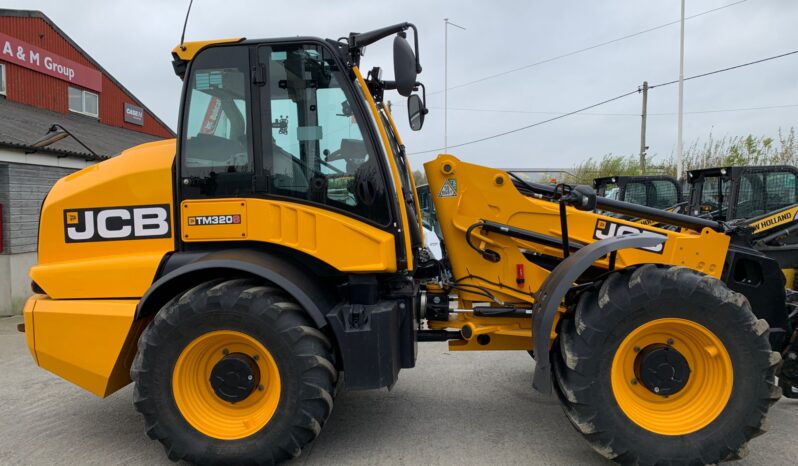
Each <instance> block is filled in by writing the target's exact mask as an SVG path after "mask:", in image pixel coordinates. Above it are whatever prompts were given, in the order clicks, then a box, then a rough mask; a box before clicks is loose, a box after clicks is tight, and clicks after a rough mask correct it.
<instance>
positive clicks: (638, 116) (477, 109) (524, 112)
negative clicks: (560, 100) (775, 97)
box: [429, 104, 798, 118]
mask: <svg viewBox="0 0 798 466" xmlns="http://www.w3.org/2000/svg"><path fill="white" fill-rule="evenodd" d="M794 107H798V104H786V105H768V106H762V107H740V108H722V109H713V110H693V111H690V112H684V114H685V115H697V114H702V113H728V112H744V111H749V110H772V109H778V108H794ZM429 108H430V110H441V108H439V107H429ZM449 110H455V111H462V112H487V113H522V114H533V115H563V114H565V113H567V112H542V111H532V110H507V109H492V108H463V107H449ZM579 115H587V116H617V117H635V118H640V114H639V113H596V112H581V113H579ZM673 115H676V112H661V113H648V116H673Z"/></svg>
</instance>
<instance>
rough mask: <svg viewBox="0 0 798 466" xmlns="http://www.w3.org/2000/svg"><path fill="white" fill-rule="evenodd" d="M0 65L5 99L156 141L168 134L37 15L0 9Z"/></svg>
mask: <svg viewBox="0 0 798 466" xmlns="http://www.w3.org/2000/svg"><path fill="white" fill-rule="evenodd" d="M0 62H2V63H3V65H4V66H3V68H5V69H4V70H3V71H4V77H5V79H4V81H5V83H4V84H5V85H4V86H2V85H0V86H2V87H3V88H4V91H5V92H4V94H5V96H6V99H8V100H9V101H13V102H19V103H22V104H26V105H31V106H34V107H37V108H41V109H46V110H52V111H55V112H60V113H67V112H69V111H73V112H77V113H82V114H86V115H88V116H92V117H95V118H97V119H98V120H99V122H100V123H102V124H105V125H110V126H116V127H119V128H125V129H129V130H131V131H137V132H142V133H147V134H151V135H153V136H160V137H162V138H170V137H173V136H174V134H173V133H172V130H171V129H169V127H168V126H166V124H164V123H163V122H162V121H161V120H159V119H158V117H156V116H155V115H154V114H152V112H150V111H149V110H147V108H146V107H145V106H144V104H142V103H141V101H139V100H138V99H137V98H136V97H134V96H133V94H131V93H130V92H129V91H128V90H127V89H125V88H124V86H122V84H120V83H119V81H117V80H116V79H114V77H113V76H111V75H110V74H108V72H106V71H105V70H104V69H103V68H102V67H101V66H100V65H99V63H97V62H96V61H94V60H93V59H92V58H91V57H90V56H89V55H88V54H87V53H86V52H85V51H83V49H81V48H80V47H79V46H78V45H77V44H76V43H74V42H73V41H72V40H71V39H70V38H69V37H68V36H67V35H66V34H64V32H63V31H62V30H61V29H59V28H58V26H56V25H55V24H54V23H53V22H52V21H50V19H49V18H47V16H45V15H44V14H43V13H41V12H38V11H21V10H0ZM70 88H71V90H70ZM126 106H127V108H128V109H130V107H131V106H132V107H135V109H133V110H139V113H138V115H137V114H136V113H135V112H133V111H130V112H128V113H127V114H126V112H125V108H126ZM126 115H127V118H126ZM131 120H133V121H131Z"/></svg>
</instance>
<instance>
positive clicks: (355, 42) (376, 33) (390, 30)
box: [347, 23, 421, 73]
mask: <svg viewBox="0 0 798 466" xmlns="http://www.w3.org/2000/svg"><path fill="white" fill-rule="evenodd" d="M407 29H412V30H413V43H414V44H415V49H416V73H421V59H420V58H418V29H417V28H416V25H415V24H413V23H399V24H394V25H393V26H388V27H384V28H380V29H375V30H373V31H368V32H363V33H357V32H350V33H349V38H348V40H347V42H348V45H349V54H350V55H351V56H352V57H353V59H354V58H355V57H357V58H359V57H360V55H361V53H360V49H362V48H363V47H365V46H367V45H369V44H373V43H374V42H377V41H378V40H380V39H384V38H386V37H388V36H390V35H392V34H401V35H402V37H407V33H406V32H405V31H406V30H407ZM358 61H359V60H355V62H358Z"/></svg>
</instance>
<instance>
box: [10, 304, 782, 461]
mask: <svg viewBox="0 0 798 466" xmlns="http://www.w3.org/2000/svg"><path fill="white" fill-rule="evenodd" d="M20 321H21V319H20V318H19V317H11V318H2V319H0V464H2V465H21V464H26V465H28V464H31V465H51V464H59V465H110V464H128V465H159V464H172V463H170V462H169V461H168V460H167V459H166V457H165V455H164V452H163V449H162V448H161V445H160V444H159V443H158V442H155V441H151V440H149V439H148V438H147V437H146V436H145V435H144V424H143V421H142V419H141V417H140V416H139V415H138V414H137V413H136V412H135V410H134V409H133V406H132V397H133V394H132V390H131V387H130V386H128V387H126V388H125V389H123V390H120V391H119V392H117V393H115V394H113V395H112V396H110V397H109V398H108V399H106V400H101V399H99V398H96V397H95V396H94V395H91V394H90V393H88V392H85V391H83V390H82V389H80V388H78V387H75V386H73V385H71V384H69V383H68V382H65V381H63V380H61V379H60V378H58V377H56V376H55V375H52V374H50V373H48V372H46V371H44V370H42V369H40V368H38V367H36V366H35V365H34V363H33V360H32V359H31V357H30V354H29V353H28V350H27V348H26V346H25V341H24V336H23V335H22V334H19V333H17V331H16V324H17V323H18V322H20ZM419 350H420V354H419V358H418V367H416V368H415V369H409V370H404V371H403V372H402V373H401V374H400V376H399V382H398V383H397V384H396V386H395V387H394V388H393V390H391V391H388V390H378V391H367V392H349V393H346V392H345V393H342V394H340V395H339V396H338V398H337V399H336V405H335V410H334V411H333V415H332V417H331V418H330V420H329V422H328V423H327V425H326V426H325V427H324V430H323V431H322V433H321V436H320V437H319V439H318V440H317V441H316V442H315V443H314V444H313V445H311V447H310V448H307V449H306V450H305V452H304V453H303V455H302V456H301V457H300V458H299V459H298V460H297V461H295V462H294V464H307V465H330V464H362V465H367V464H368V465H372V464H380V465H384V464H408V465H416V464H494V465H504V464H508V465H509V464H525V465H555V464H556V465H566V464H567V465H602V464H603V465H607V464H611V463H609V462H608V461H606V460H604V459H603V458H601V457H600V456H599V455H598V454H596V453H595V452H593V450H592V449H591V448H590V447H589V446H588V445H587V443H586V442H585V441H584V440H582V438H581V437H580V436H579V435H578V434H577V433H576V432H575V431H574V430H573V428H572V427H571V426H570V424H569V423H568V421H567V420H566V418H565V416H564V415H563V413H562V411H561V409H560V407H559V404H558V402H557V400H556V399H555V398H554V397H553V396H552V397H547V396H542V395H540V394H538V393H536V392H535V391H534V390H533V389H532V386H531V385H532V368H533V362H532V360H531V359H530V357H529V355H527V354H526V353H520V352H518V353H515V352H481V353H457V352H449V351H448V350H447V347H446V345H445V344H442V343H421V344H419ZM770 421H771V429H770V432H769V433H768V434H766V435H764V436H762V437H759V438H757V439H755V440H753V441H752V442H751V443H750V444H749V450H750V454H749V456H748V457H747V458H746V459H745V460H743V461H739V462H737V463H735V464H736V465H782V464H783V465H788V464H796V463H795V461H796V460H795V458H798V442H795V437H794V436H793V434H791V432H793V433H794V432H796V431H798V401H796V400H784V399H783V400H781V401H779V402H778V403H777V404H776V405H775V406H774V407H773V408H772V409H771V416H770Z"/></svg>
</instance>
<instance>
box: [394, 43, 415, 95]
mask: <svg viewBox="0 0 798 466" xmlns="http://www.w3.org/2000/svg"><path fill="white" fill-rule="evenodd" d="M393 74H394V79H395V80H396V90H397V91H399V94H400V95H401V96H402V97H408V96H410V94H412V93H413V88H414V87H415V86H416V76H417V75H418V73H417V72H416V55H415V53H413V49H412V47H410V44H408V43H407V40H406V39H405V38H404V37H402V35H401V34H397V35H396V38H394V40H393Z"/></svg>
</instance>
